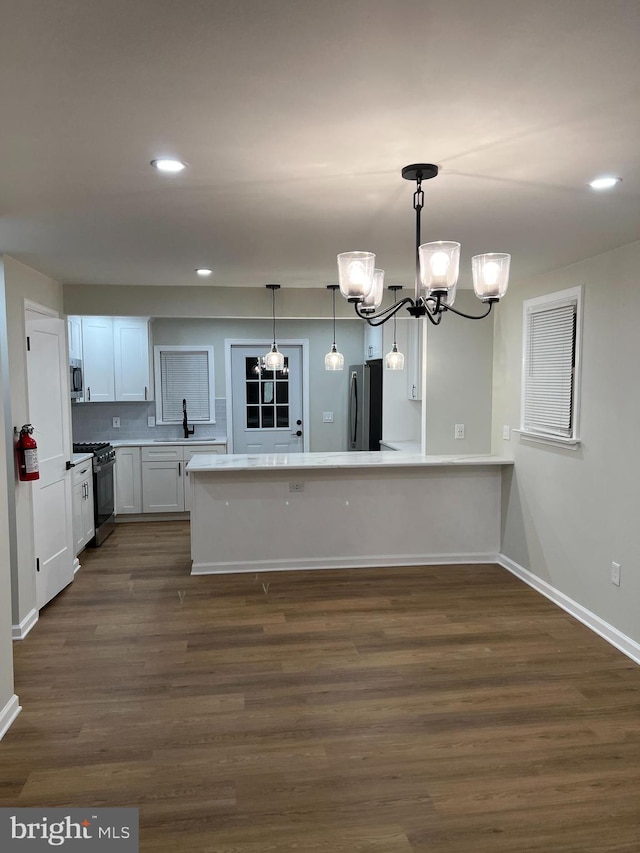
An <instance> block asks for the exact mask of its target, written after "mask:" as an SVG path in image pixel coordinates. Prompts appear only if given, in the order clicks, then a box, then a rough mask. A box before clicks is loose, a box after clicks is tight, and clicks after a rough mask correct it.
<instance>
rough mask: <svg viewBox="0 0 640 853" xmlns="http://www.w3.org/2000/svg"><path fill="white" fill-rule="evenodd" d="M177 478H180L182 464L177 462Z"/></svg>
mask: <svg viewBox="0 0 640 853" xmlns="http://www.w3.org/2000/svg"><path fill="white" fill-rule="evenodd" d="M178 477H182V463H181V462H178Z"/></svg>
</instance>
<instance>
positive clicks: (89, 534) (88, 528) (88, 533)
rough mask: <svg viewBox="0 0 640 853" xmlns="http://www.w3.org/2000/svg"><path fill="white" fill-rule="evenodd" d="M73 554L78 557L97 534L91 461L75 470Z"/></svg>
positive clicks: (73, 481) (73, 479)
mask: <svg viewBox="0 0 640 853" xmlns="http://www.w3.org/2000/svg"><path fill="white" fill-rule="evenodd" d="M71 482H72V490H73V500H72V506H73V552H74V555H75V556H77V555H78V554H79V553H80V551H82V549H83V548H85V547H86V545H87V544H88V543H89V542H90V541H91V539H93V537H94V536H95V533H96V528H95V522H94V517H93V470H92V462H91V459H88V460H87V461H86V462H81V463H80V464H79V465H76V467H75V468H74V469H73V474H72V480H71Z"/></svg>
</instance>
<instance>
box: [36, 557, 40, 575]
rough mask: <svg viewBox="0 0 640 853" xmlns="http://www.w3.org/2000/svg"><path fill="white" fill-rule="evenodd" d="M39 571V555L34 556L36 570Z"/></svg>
mask: <svg viewBox="0 0 640 853" xmlns="http://www.w3.org/2000/svg"><path fill="white" fill-rule="evenodd" d="M39 571H40V557H36V572H39Z"/></svg>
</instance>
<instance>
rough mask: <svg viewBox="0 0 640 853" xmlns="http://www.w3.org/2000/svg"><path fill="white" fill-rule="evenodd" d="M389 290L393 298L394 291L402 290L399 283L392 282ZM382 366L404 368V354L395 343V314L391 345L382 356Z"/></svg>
mask: <svg viewBox="0 0 640 853" xmlns="http://www.w3.org/2000/svg"><path fill="white" fill-rule="evenodd" d="M389 290H390V291H391V293H392V294H393V296H394V298H395V294H396V291H398V290H402V288H401V287H400V285H399V284H392V285H390V286H389ZM384 366H385V369H386V370H404V355H403V354H402V353H401V352H398V344H397V343H396V315H395V314H394V315H393V346H392V347H391V351H390V352H388V353H387V354H386V355H385V357H384Z"/></svg>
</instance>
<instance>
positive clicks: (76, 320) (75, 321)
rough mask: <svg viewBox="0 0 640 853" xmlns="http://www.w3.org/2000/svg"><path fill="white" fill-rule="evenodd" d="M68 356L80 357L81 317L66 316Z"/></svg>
mask: <svg viewBox="0 0 640 853" xmlns="http://www.w3.org/2000/svg"><path fill="white" fill-rule="evenodd" d="M67 337H68V339H69V358H76V359H80V358H82V317H67Z"/></svg>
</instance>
